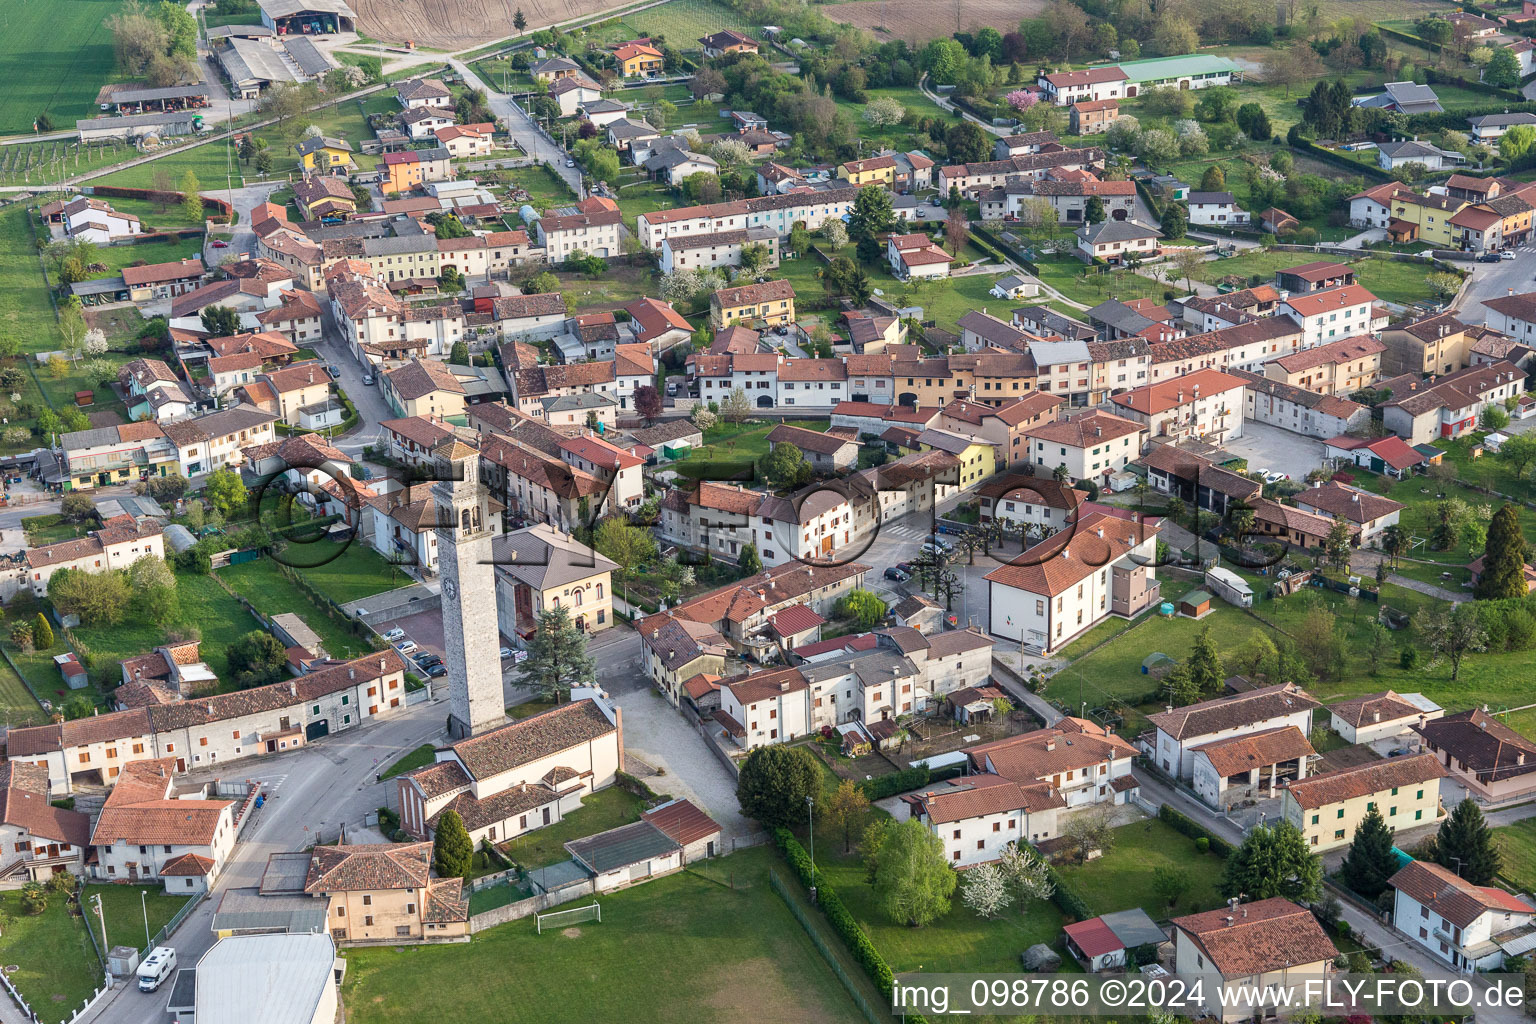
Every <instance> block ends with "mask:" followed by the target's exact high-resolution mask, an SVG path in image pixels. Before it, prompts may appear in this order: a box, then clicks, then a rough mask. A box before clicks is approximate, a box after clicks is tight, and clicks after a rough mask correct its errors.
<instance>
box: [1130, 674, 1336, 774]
mask: <svg viewBox="0 0 1536 1024" xmlns="http://www.w3.org/2000/svg"><path fill="white" fill-rule="evenodd" d="M1319 707H1322V705H1321V704H1319V703H1318V702H1317V701H1315V700H1313V699H1312V697H1311V696H1310V695H1309V694H1308V693H1307V692H1306V691H1305V690H1303V689H1301V687H1299V686H1296V685H1294V684H1292V683H1281V684H1279V685H1276V686H1266V687H1264V688H1262V689H1258V690H1250V691H1249V692H1248V693H1240V694H1238V695H1237V696H1235V697H1216V698H1213V699H1211V700H1206V701H1201V702H1200V703H1198V704H1190V705H1188V706H1186V707H1182V708H1170V709H1169V710H1167V711H1162V712H1159V713H1157V714H1155V715H1151V716H1149V717H1148V721H1149V722H1150V723H1151V724H1152V726H1153V728H1154V729H1155V730H1156V732H1155V738H1154V739H1153V740H1152V741H1151V742H1152V745H1153V749H1152V750H1149V751H1147V753H1148V755H1149V756H1151V757H1152V758H1154V759H1155V761H1156V762H1157V766H1158V767H1159V768H1161V769H1162V770H1163V771H1165V772H1167V773H1168V774H1169V775H1172V776H1175V777H1177V778H1179V779H1183V780H1185V781H1190V780H1192V779H1193V778H1194V772H1195V757H1194V750H1195V748H1196V747H1201V746H1204V745H1206V744H1208V743H1213V742H1215V741H1217V740H1223V739H1229V738H1231V737H1234V736H1247V735H1252V734H1253V733H1258V732H1264V731H1266V730H1269V729H1276V728H1281V727H1284V726H1292V725H1293V726H1295V727H1296V728H1297V729H1298V730H1300V731H1301V734H1302V735H1303V736H1306V735H1308V734H1309V733H1310V732H1311V731H1312V711H1313V709H1314V708H1319Z"/></svg>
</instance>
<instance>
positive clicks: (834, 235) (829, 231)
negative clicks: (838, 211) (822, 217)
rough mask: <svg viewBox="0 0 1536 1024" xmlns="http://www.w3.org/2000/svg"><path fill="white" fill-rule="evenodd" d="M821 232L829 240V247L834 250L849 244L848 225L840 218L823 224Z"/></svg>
mask: <svg viewBox="0 0 1536 1024" xmlns="http://www.w3.org/2000/svg"><path fill="white" fill-rule="evenodd" d="M821 233H822V236H823V237H824V238H826V240H827V248H828V249H831V250H832V251H833V252H837V250H839V249H841V248H842V247H843V246H845V245H847V244H848V225H846V224H844V223H843V222H842V221H840V220H836V219H833V220H829V221H827V222H826V223H825V224H823V225H822V226H821Z"/></svg>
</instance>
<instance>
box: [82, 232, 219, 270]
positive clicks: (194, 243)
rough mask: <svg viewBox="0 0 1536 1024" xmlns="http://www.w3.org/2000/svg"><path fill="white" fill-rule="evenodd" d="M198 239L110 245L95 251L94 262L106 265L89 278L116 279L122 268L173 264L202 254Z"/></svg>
mask: <svg viewBox="0 0 1536 1024" xmlns="http://www.w3.org/2000/svg"><path fill="white" fill-rule="evenodd" d="M202 251H203V246H202V243H201V240H200V239H196V238H183V239H177V240H167V241H164V242H145V243H141V244H139V245H112V246H104V247H102V248H101V249H98V250H97V253H96V261H97V262H98V263H103V264H105V265H106V269H105V270H100V271H97V272H96V273H94V274H92V275H91V277H92V278H93V279H94V278H98V277H116V276H117V275H118V274H121V273H122V272H123V268H124V267H129V266H134V265H137V264H140V263H174V262H175V261H176V260H185V259H191V258H192V257H194V256H199V255H201V254H202Z"/></svg>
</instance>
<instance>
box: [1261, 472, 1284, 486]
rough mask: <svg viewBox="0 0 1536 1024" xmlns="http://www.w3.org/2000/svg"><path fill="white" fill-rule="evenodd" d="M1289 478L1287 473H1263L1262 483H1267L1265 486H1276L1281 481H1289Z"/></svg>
mask: <svg viewBox="0 0 1536 1024" xmlns="http://www.w3.org/2000/svg"><path fill="white" fill-rule="evenodd" d="M1290 478H1291V475H1290V474H1289V473H1265V474H1264V482H1265V483H1267V484H1277V483H1279V482H1280V481H1281V480H1289V479H1290Z"/></svg>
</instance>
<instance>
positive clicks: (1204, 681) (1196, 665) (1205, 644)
mask: <svg viewBox="0 0 1536 1024" xmlns="http://www.w3.org/2000/svg"><path fill="white" fill-rule="evenodd" d="M1187 664H1188V667H1189V681H1190V684H1191V686H1193V687H1194V689H1195V692H1196V693H1198V694H1200V695H1201V696H1204V697H1211V696H1215V695H1216V694H1218V693H1220V692H1221V686H1222V679H1223V678H1224V677H1225V673H1224V672H1223V671H1222V668H1221V656H1220V655H1218V654H1217V653H1216V641H1214V640H1212V639H1211V627H1210V626H1209V625H1206V626H1202V627H1201V629H1200V632H1199V634H1198V635H1197V636H1196V637H1195V646H1194V647H1193V648H1192V649H1191V650H1190V652H1189V660H1188V662H1187Z"/></svg>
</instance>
